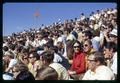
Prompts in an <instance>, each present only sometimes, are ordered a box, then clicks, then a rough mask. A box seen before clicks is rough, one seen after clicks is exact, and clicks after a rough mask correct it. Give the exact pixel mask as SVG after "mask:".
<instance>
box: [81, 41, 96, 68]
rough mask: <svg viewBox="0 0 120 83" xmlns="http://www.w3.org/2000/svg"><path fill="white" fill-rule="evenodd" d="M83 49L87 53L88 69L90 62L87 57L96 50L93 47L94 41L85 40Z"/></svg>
mask: <svg viewBox="0 0 120 83" xmlns="http://www.w3.org/2000/svg"><path fill="white" fill-rule="evenodd" d="M83 51H84V53H85V54H86V69H88V63H87V58H88V56H89V55H90V54H91V53H93V52H95V51H96V50H95V49H94V48H93V45H92V41H91V40H85V42H84V43H83Z"/></svg>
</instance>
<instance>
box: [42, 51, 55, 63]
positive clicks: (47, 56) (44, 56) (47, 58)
mask: <svg viewBox="0 0 120 83" xmlns="http://www.w3.org/2000/svg"><path fill="white" fill-rule="evenodd" d="M42 59H43V60H45V61H47V62H48V63H50V62H52V61H53V59H54V53H53V52H51V51H46V52H43V53H42Z"/></svg>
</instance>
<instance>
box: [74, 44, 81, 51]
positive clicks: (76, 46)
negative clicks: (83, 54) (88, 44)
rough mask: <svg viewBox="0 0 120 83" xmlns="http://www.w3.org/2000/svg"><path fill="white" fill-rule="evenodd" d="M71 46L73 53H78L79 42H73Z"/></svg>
mask: <svg viewBox="0 0 120 83" xmlns="http://www.w3.org/2000/svg"><path fill="white" fill-rule="evenodd" d="M73 48H74V51H75V53H78V52H79V51H80V48H79V44H78V43H75V44H74V45H73Z"/></svg>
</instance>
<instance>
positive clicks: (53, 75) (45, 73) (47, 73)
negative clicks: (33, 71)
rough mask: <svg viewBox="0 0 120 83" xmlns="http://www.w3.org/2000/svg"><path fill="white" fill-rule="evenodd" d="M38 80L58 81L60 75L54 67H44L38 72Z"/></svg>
mask: <svg viewBox="0 0 120 83" xmlns="http://www.w3.org/2000/svg"><path fill="white" fill-rule="evenodd" d="M36 80H58V73H57V72H56V71H55V69H53V68H52V67H49V66H47V67H43V68H41V69H39V70H38V71H37V75H36Z"/></svg>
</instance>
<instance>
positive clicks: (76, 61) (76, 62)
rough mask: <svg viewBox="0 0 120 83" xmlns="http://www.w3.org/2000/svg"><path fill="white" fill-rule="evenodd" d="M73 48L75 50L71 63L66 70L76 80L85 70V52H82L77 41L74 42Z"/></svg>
mask: <svg viewBox="0 0 120 83" xmlns="http://www.w3.org/2000/svg"><path fill="white" fill-rule="evenodd" d="M73 48H74V52H75V53H74V55H73V63H72V66H71V67H70V69H69V70H68V72H69V74H70V76H71V77H72V78H73V79H75V80H78V79H79V77H82V76H83V74H84V73H85V71H86V61H85V54H84V53H83V52H82V49H81V43H80V42H79V41H76V42H75V43H74V45H73Z"/></svg>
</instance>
